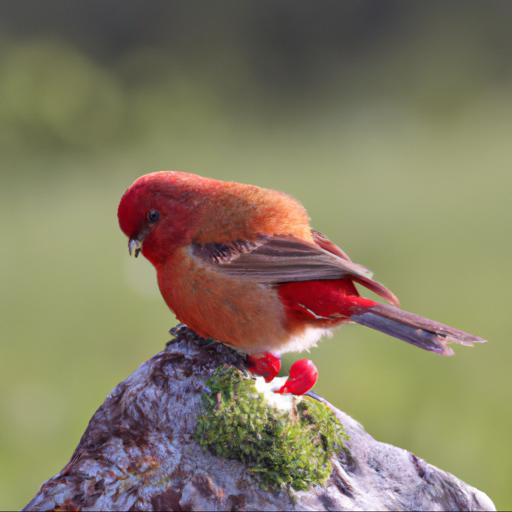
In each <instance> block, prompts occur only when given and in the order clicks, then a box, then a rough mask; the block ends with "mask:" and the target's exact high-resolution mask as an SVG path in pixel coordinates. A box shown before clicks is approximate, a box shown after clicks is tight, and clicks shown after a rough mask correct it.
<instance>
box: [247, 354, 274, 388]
mask: <svg viewBox="0 0 512 512" xmlns="http://www.w3.org/2000/svg"><path fill="white" fill-rule="evenodd" d="M247 369H248V370H249V371H250V372H252V373H254V374H256V375H259V376H261V377H263V378H264V379H265V382H272V381H273V380H274V377H275V376H276V375H277V374H278V373H279V370H281V359H280V358H279V357H277V356H275V355H274V354H271V353H270V352H265V353H264V354H263V355H262V356H250V355H249V356H247Z"/></svg>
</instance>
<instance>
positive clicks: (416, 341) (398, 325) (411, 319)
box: [350, 303, 486, 356]
mask: <svg viewBox="0 0 512 512" xmlns="http://www.w3.org/2000/svg"><path fill="white" fill-rule="evenodd" d="M350 319H351V320H353V321H354V322H357V323H358V324H361V325H366V327H371V328H372V329H376V330H377V331H381V332H383V333H385V334H389V335H390V336H394V337H395V338H399V339H401V340H403V341H406V342H407V343H411V344H412V345H415V346H416V347H419V348H422V349H424V350H429V351H430V352H436V353H438V354H441V355H443V356H451V355H453V350H452V348H451V347H449V346H448V345H449V344H450V343H457V344H459V345H466V346H469V347H471V346H473V345H474V344H475V343H485V341H486V340H484V339H482V338H479V337H478V336H474V335H473V334H469V333H467V332H464V331H460V330H459V329H454V328H453V327H450V326H448V325H444V324H441V323H439V322H435V321H434V320H429V319H428V318H424V317H421V316H419V315H415V314H413V313H409V312H407V311H403V310H401V309H400V308H398V307H396V306H391V305H389V304H379V303H375V305H373V306H371V307H368V308H364V309H360V310H359V311H357V310H356V311H354V313H353V314H352V315H351V316H350Z"/></svg>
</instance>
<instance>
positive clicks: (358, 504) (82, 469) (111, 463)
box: [25, 326, 495, 510]
mask: <svg viewBox="0 0 512 512" xmlns="http://www.w3.org/2000/svg"><path fill="white" fill-rule="evenodd" d="M173 334H175V336H176V339H175V340H174V341H173V342H171V343H169V345H168V346H167V348H166V350H164V351H163V352H160V353H159V354H157V355H156V356H154V357H153V358H151V359H150V360H149V361H147V362H146V363H144V364H143V365H142V366H141V367H140V368H139V369H138V370H136V371H135V372H134V373H133V374H132V375H131V376H130V377H128V379H126V380H125V381H124V382H122V383H121V384H119V385H118V386H117V387H116V388H115V389H114V390H113V392H112V393H111V394H110V395H109V396H108V397H107V399H106V400H105V402H104V403H103V405H102V406H101V407H100V408H99V409H98V411H97V412H96V414H95V415H94V416H93V418H92V419H91V421H90V423H89V426H88V427H87V430H86V431H85V433H84V435H83V436H82V439H81V440H80V443H79V445H78V447H77V448H76V450H75V452H74V454H73V456H72V457H71V460H70V461H69V463H68V464H67V465H66V466H65V467H64V468H63V469H62V471H61V472H60V473H58V474H57V475H55V476H54V477H53V478H51V479H50V480H48V481H47V482H46V483H44V484H43V486H42V487H41V489H40V491H39V492H38V493H37V495H36V496H35V498H34V499H33V500H32V501H31V502H30V503H29V504H28V505H27V506H26V508H25V510H49V509H55V508H58V509H60V510H128V509H130V510H495V507H494V505H493V503H492V501H491V500H490V499H489V498H488V497H487V495H485V494H484V493H483V492H481V491H479V490H477V489H475V488H473V487H471V486H470V485H467V484H465V483H464V482H462V481H461V480H459V479H458V478H456V477H454V476H453V475H450V474H449V473H446V472H444V471H441V470H440V469H437V468H436V467H434V466H431V465H430V464H428V463H426V462H425V461H423V460H422V459H419V458H418V457H416V456H415V455H413V454H412V453H410V452H407V451H406V450H403V449H401V448H396V447H394V446H391V445H388V444H385V443H380V442H378V441H376V440H375V439H373V438H372V437H371V436H370V435H369V434H368V433H367V432H365V430H364V429H363V427H362V426H361V425H360V424H359V423H357V422H356V421H354V420H353V419H352V418H351V417H350V416H347V415H346V414H344V413H343V412H341V411H339V410H337V409H335V408H333V410H334V411H335V413H336V415H337V416H338V418H339V419H340V421H341V422H342V423H343V425H344V426H345V429H346V431H347V433H348V435H349V436H350V440H349V441H348V442H347V447H348V450H347V451H342V452H341V453H340V454H339V455H338V456H337V457H336V458H335V460H333V471H332V474H331V476H330V478H329V479H328V481H327V482H326V484H325V485H324V486H316V487H313V488H312V489H310V490H308V491H300V492H295V491H289V490H282V491H279V492H269V491H265V490H262V489H261V488H260V486H259V485H258V482H257V480H255V478H254V477H253V476H252V475H251V474H250V473H249V472H248V471H247V470H246V468H245V467H244V465H243V464H241V463H239V462H236V461H231V460H226V459H222V458H218V457H215V456H213V455H211V454H210V453H208V452H207V451H205V450H203V449H202V448H201V447H200V446H199V445H198V444H197V443H196V442H195V441H194V438H193V433H194V429H195V424H196V417H197V415H198V412H199V410H200V405H201V394H202V392H203V391H204V382H205V381H206V380H207V378H208V377H209V376H210V375H211V374H212V372H213V371H214V370H215V368H217V367H218V366H219V365H222V364H228V365H233V366H235V367H238V368H243V367H244V361H243V358H242V357H241V356H240V355H239V354H237V353H236V352H234V351H232V350H230V349H229V348H227V347H225V346H223V345H220V344H217V343H212V344H205V343H204V340H203V341H202V340H200V339H198V338H197V337H196V336H195V335H194V334H193V333H192V332H191V331H189V330H188V329H186V328H185V327H183V326H181V327H178V328H176V329H174V330H173ZM329 405H330V404H329ZM331 407H332V406H331Z"/></svg>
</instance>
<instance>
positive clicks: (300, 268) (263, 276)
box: [193, 236, 398, 304]
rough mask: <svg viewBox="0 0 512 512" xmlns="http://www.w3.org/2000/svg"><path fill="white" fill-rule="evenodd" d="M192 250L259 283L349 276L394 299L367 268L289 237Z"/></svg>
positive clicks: (393, 301)
mask: <svg viewBox="0 0 512 512" xmlns="http://www.w3.org/2000/svg"><path fill="white" fill-rule="evenodd" d="M324 238H325V237H324ZM333 245H334V244H333ZM193 254H194V256H196V257H198V258H200V259H201V260H203V261H205V262H207V263H210V264H213V265H215V267H216V268H217V269H219V270H222V272H224V273H226V274H227V275H230V276H236V277H242V278H248V279H252V280H254V281H257V282H259V283H262V284H268V285H273V284H279V283H288V282H297V281H316V280H325V279H343V278H350V279H353V280H354V281H356V282H358V283H361V284H362V285H363V286H366V287H367V288H369V289H370V290H372V291H375V292H376V293H378V294H379V295H381V296H382V297H384V298H385V299H386V300H389V301H390V302H392V303H394V304H396V303H397V302H398V301H397V299H396V297H395V296H394V295H393V293H392V292H390V291H389V290H387V288H385V287H384V286H383V285H381V284H380V283H377V282H376V281H374V280H372V279H371V273H370V271H369V270H368V269H366V268H365V267H363V266H362V265H358V264H357V263H354V262H352V261H350V259H345V258H342V257H341V256H339V255H338V254H335V253H333V252H331V251H328V250H325V249H324V248H322V247H320V246H318V245H316V244H314V243H309V242H305V241H302V240H298V239H296V238H292V237H284V236H274V237H269V236H262V237H260V238H258V239H257V240H256V241H253V242H246V241H235V242H232V243H230V244H203V245H198V244H195V245H194V246H193Z"/></svg>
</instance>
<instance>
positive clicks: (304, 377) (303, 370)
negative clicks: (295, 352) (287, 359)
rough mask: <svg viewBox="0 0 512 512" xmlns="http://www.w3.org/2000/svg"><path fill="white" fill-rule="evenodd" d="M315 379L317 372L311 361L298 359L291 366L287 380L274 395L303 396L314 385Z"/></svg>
mask: <svg viewBox="0 0 512 512" xmlns="http://www.w3.org/2000/svg"><path fill="white" fill-rule="evenodd" d="M317 379H318V370H317V368H316V366H315V364H314V363H313V361H311V360H310V359H299V360H298V361H295V363H293V364H292V366H291V368H290V376H289V377H288V380H287V381H286V382H285V383H284V386H283V387H282V388H280V389H278V390H277V391H276V393H281V394H283V393H292V394H294V395H303V394H304V393H307V392H308V391H309V390H310V389H311V388H312V387H313V386H314V385H315V384H316V381H317Z"/></svg>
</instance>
